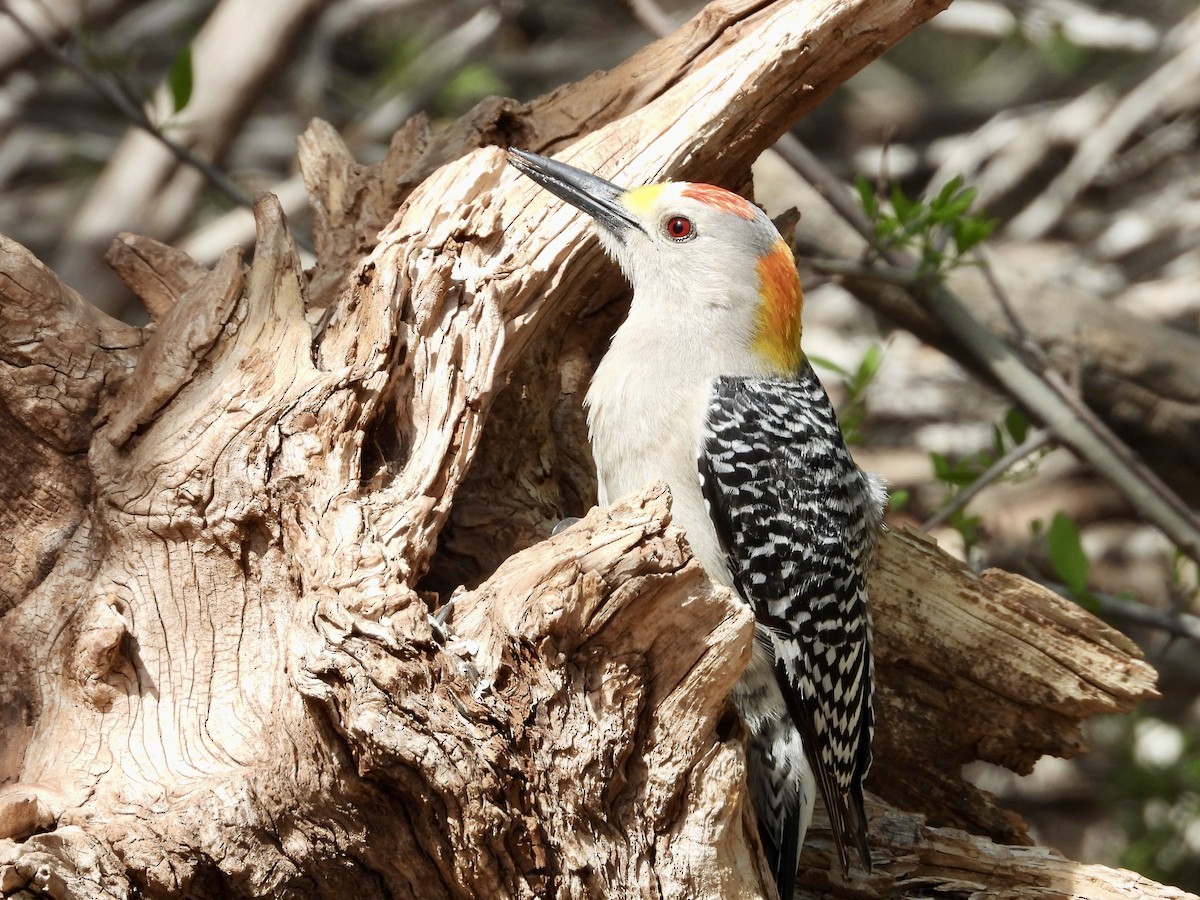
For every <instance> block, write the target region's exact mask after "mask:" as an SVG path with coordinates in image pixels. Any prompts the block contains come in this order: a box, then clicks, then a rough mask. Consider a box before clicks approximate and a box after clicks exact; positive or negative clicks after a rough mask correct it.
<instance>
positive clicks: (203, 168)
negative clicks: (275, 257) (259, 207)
mask: <svg viewBox="0 0 1200 900" xmlns="http://www.w3.org/2000/svg"><path fill="white" fill-rule="evenodd" d="M0 14H3V15H7V16H8V17H9V18H10V19H12V21H13V23H14V24H15V25H16V26H17V28H18V29H20V31H21V32H22V33H23V34H24V35H25V36H26V37H27V38H29V40H31V41H32V42H34V43H35V44H36V45H37V46H38V47H40V48H41V49H42V51H43V52H45V53H46V54H47V55H48V56H50V57H51V58H53V59H54V60H55V61H56V62H57V63H59V64H60V65H62V66H65V67H66V68H67V69H70V70H71V71H72V72H74V73H75V74H76V75H78V76H79V77H80V78H81V79H82V80H83V82H84V83H85V84H86V85H87V86H88V87H90V88H91V89H92V90H93V91H95V92H96V93H97V94H99V95H100V96H101V97H103V98H104V99H105V100H107V101H108V102H109V103H110V104H111V105H112V106H113V108H115V109H116V110H117V112H119V113H120V114H121V115H123V116H124V117H125V118H126V119H128V120H129V121H130V122H132V123H133V124H134V125H136V126H137V127H138V128H141V129H142V130H143V131H145V132H147V133H148V134H149V135H150V136H151V137H153V138H154V139H155V140H156V141H158V142H159V143H160V144H162V145H163V146H164V147H166V148H167V150H168V151H169V152H170V153H171V155H173V156H174V157H175V158H176V159H178V160H179V161H180V162H181V163H183V164H184V165H188V166H191V167H193V168H194V169H196V170H197V171H198V172H200V174H202V175H203V176H204V177H205V178H206V179H207V180H208V182H209V183H210V184H211V185H212V186H213V187H215V188H216V189H217V190H219V191H220V192H221V193H223V194H225V195H226V196H227V197H229V199H230V200H232V201H233V202H234V203H237V204H239V205H240V206H245V207H247V208H250V209H252V208H253V207H254V200H253V198H252V197H251V196H250V195H249V194H248V193H246V192H245V191H244V190H242V188H241V187H239V186H238V185H237V184H236V183H235V182H234V181H233V180H232V179H230V178H229V176H228V175H226V174H225V173H224V172H222V171H221V170H220V169H218V168H216V167H215V166H213V165H212V164H211V163H209V162H207V161H206V160H203V159H201V158H200V157H199V156H196V155H195V154H194V153H192V151H191V150H189V149H188V148H187V147H184V146H183V145H182V144H178V143H176V142H175V141H173V140H171V139H170V138H169V137H167V136H166V135H165V134H163V132H162V130H161V129H160V128H159V127H158V126H157V125H156V124H155V123H154V122H153V121H152V120H151V119H150V116H149V115H147V113H146V111H145V110H144V109H143V108H142V106H141V105H140V104H138V103H136V102H134V101H133V100H132V99H130V98H129V97H128V96H126V94H125V92H124V91H122V90H121V89H120V88H119V87H117V86H116V85H114V84H111V83H110V82H108V81H106V80H105V79H103V78H101V77H100V76H99V75H97V74H96V73H95V72H93V71H92V70H91V69H89V68H88V67H87V66H84V65H81V64H80V63H79V62H77V61H76V60H75V59H74V58H73V57H72V56H71V55H70V54H69V53H66V52H64V51H63V50H62V48H61V47H59V46H58V45H57V44H55V43H54V42H53V41H50V40H47V39H46V38H45V37H43V36H42V35H41V34H38V32H37V31H36V30H34V29H33V28H32V27H30V25H29V24H28V23H27V22H25V20H24V19H22V18H21V16H19V15H18V14H17V13H15V12H14V11H13V10H12V7H11V6H10V5H9V4H7V3H0Z"/></svg>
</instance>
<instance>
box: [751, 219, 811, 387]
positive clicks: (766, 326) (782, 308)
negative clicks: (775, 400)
mask: <svg viewBox="0 0 1200 900" xmlns="http://www.w3.org/2000/svg"><path fill="white" fill-rule="evenodd" d="M758 279H759V282H758V293H759V296H760V297H761V298H762V303H761V305H760V306H759V308H758V332H757V334H755V336H754V349H755V351H756V352H758V353H759V354H760V355H761V356H762V357H763V358H764V359H765V360H766V361H767V363H768V364H769V365H770V366H771V368H772V369H773V370H774V371H775V372H776V373H777V374H780V375H790V374H792V373H793V372H795V371H796V369H797V368H798V367H799V365H800V360H801V359H802V356H803V355H802V353H801V350H800V314H801V310H802V308H803V306H804V294H803V293H802V292H801V290H800V275H799V274H798V273H797V272H796V260H795V258H794V257H793V256H792V251H791V250H790V249H789V248H788V245H787V244H785V243H784V242H783V241H782V240H779V241H776V242H775V245H774V246H773V247H772V248H771V249H770V250H768V251H767V252H766V253H764V254H763V255H762V256H760V257H759V258H758Z"/></svg>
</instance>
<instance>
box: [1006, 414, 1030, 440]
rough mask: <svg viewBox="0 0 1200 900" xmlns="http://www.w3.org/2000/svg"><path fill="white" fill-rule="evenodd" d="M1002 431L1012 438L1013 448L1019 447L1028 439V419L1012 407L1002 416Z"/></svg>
mask: <svg viewBox="0 0 1200 900" xmlns="http://www.w3.org/2000/svg"><path fill="white" fill-rule="evenodd" d="M1004 430H1005V431H1007V432H1008V433H1009V435H1010V436H1011V437H1012V439H1013V446H1019V445H1021V444H1023V443H1025V439H1026V438H1028V437H1029V419H1028V418H1026V416H1025V413H1023V412H1021V410H1019V409H1017V407H1015V406H1014V407H1013V408H1012V409H1010V410H1009V411H1008V412H1006V413H1005V414H1004Z"/></svg>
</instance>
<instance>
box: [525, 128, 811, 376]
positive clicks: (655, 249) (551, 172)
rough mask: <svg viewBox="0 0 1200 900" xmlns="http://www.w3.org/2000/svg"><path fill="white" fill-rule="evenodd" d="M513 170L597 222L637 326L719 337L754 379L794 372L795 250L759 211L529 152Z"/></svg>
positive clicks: (711, 194) (700, 188)
mask: <svg viewBox="0 0 1200 900" xmlns="http://www.w3.org/2000/svg"><path fill="white" fill-rule="evenodd" d="M508 161H509V162H510V163H511V164H512V165H513V166H515V167H516V168H517V169H519V170H520V171H521V172H523V173H524V174H526V175H528V176H529V177H530V178H532V179H533V180H534V181H536V182H537V183H538V184H540V185H541V186H542V187H544V188H545V189H546V190H548V191H550V192H551V193H552V194H555V195H556V196H558V197H560V198H561V199H563V200H565V201H566V202H567V203H570V204H571V205H572V206H574V207H576V208H578V209H580V210H582V211H583V212H585V213H587V214H588V215H590V216H591V217H592V218H593V219H594V220H595V222H596V224H597V225H598V226H599V229H598V230H599V235H600V240H601V243H602V244H603V245H604V247H605V249H606V250H607V251H608V252H609V253H610V254H611V255H612V256H613V257H614V258H615V259H616V260H617V262H618V263H619V264H620V266H621V269H622V270H623V271H624V272H625V276H626V277H627V278H628V279H629V281H630V283H631V284H632V285H633V290H634V300H633V308H632V309H631V310H630V315H631V316H633V315H638V316H647V317H651V318H653V319H656V320H658V321H660V322H678V321H684V322H687V323H690V324H689V325H688V326H687V327H692V328H701V329H720V330H721V332H722V333H724V334H727V335H729V336H730V338H731V340H732V341H733V343H734V344H735V345H737V348H738V350H739V352H744V353H745V354H746V356H747V358H748V359H753V360H755V361H756V365H754V366H753V367H752V371H756V372H758V373H760V374H764V375H778V376H787V375H791V374H792V373H794V372H795V371H796V369H797V367H798V366H799V365H800V362H801V359H802V356H801V351H800V313H801V307H802V304H803V295H802V293H801V291H800V279H799V277H798V275H797V274H796V264H795V260H794V259H793V258H792V252H791V250H790V249H789V248H788V246H787V244H786V243H785V242H784V241H783V239H782V238H781V237H780V236H779V232H778V231H777V230H776V229H775V226H774V225H773V224H772V223H771V220H770V219H769V218H768V217H767V215H766V213H764V212H763V211H762V210H761V209H759V208H758V207H757V206H755V205H754V204H752V203H750V202H749V201H748V200H746V199H745V198H743V197H740V196H738V195H737V194H734V193H732V192H730V191H727V190H725V189H724V188H720V187H716V186H714V185H711V184H693V183H690V182H682V181H680V182H674V181H668V182H663V183H660V184H648V185H645V186H643V187H635V188H630V189H626V188H623V187H619V186H618V185H615V184H613V183H611V182H609V181H605V180H604V179H603V178H599V177H597V176H595V175H592V174H590V173H588V172H584V171H583V170H581V169H577V168H575V167H574V166H569V165H566V164H565V163H560V162H556V161H555V160H552V159H547V158H546V157H544V156H538V155H537V154H535V153H529V152H526V151H524V150H509V151H508Z"/></svg>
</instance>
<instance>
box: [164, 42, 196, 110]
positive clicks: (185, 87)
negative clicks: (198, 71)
mask: <svg viewBox="0 0 1200 900" xmlns="http://www.w3.org/2000/svg"><path fill="white" fill-rule="evenodd" d="M167 87H169V88H170V90H171V103H172V104H173V106H174V107H175V112H179V111H180V110H182V109H183V108H184V107H185V106H187V105H188V103H189V102H190V101H191V99H192V87H193V81H192V48H191V47H190V46H187V47H184V48H183V49H182V50H180V51H179V53H178V55H177V56H176V57H175V59H174V61H173V62H172V63H171V68H170V70H169V71H168V72H167Z"/></svg>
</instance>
